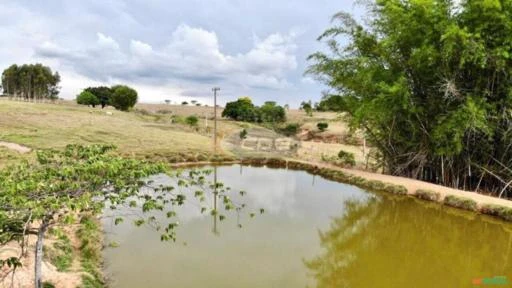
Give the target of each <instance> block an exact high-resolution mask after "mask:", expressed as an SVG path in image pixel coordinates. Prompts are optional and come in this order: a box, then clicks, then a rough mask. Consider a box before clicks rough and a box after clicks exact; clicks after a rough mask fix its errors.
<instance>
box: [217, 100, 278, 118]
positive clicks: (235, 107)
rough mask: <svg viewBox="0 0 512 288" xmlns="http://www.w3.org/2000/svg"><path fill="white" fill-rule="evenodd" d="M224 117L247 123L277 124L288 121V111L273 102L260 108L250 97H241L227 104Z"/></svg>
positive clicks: (268, 102)
mask: <svg viewBox="0 0 512 288" xmlns="http://www.w3.org/2000/svg"><path fill="white" fill-rule="evenodd" d="M222 117H226V118H230V119H233V120H237V121H245V122H257V123H277V122H285V121H286V111H285V109H284V108H283V107H282V106H279V105H277V104H276V102H273V101H267V102H265V103H264V104H263V105H262V106H261V107H258V106H255V105H254V104H253V103H252V101H251V99H250V98H249V97H241V98H239V99H238V100H236V101H233V102H228V103H226V107H225V108H224V110H223V111H222Z"/></svg>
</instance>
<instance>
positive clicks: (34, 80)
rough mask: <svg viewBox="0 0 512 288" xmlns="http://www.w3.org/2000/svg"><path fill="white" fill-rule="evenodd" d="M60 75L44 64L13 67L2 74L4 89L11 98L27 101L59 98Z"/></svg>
mask: <svg viewBox="0 0 512 288" xmlns="http://www.w3.org/2000/svg"><path fill="white" fill-rule="evenodd" d="M59 82H60V75H59V73H58V72H55V73H53V72H52V70H51V68H50V67H48V66H43V65H42V64H24V65H21V66H18V65H16V64H14V65H11V66H10V67H9V68H7V69H5V70H4V71H3V73H2V87H3V91H4V93H5V94H7V95H9V97H15V98H22V99H25V100H33V101H37V100H45V99H47V100H48V99H49V100H55V99H57V98H58V94H59V89H60V87H59V86H58V84H59Z"/></svg>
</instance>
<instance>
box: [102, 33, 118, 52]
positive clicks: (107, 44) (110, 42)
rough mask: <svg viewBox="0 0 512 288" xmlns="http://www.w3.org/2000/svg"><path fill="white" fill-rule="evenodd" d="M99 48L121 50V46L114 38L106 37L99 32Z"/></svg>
mask: <svg viewBox="0 0 512 288" xmlns="http://www.w3.org/2000/svg"><path fill="white" fill-rule="evenodd" d="M96 35H97V36H98V42H97V43H98V46H99V47H100V48H104V49H111V50H119V44H118V43H117V42H116V40H114V39H112V37H109V36H105V34H103V33H100V32H98V33H97V34H96Z"/></svg>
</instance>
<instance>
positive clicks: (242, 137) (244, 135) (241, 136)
mask: <svg viewBox="0 0 512 288" xmlns="http://www.w3.org/2000/svg"><path fill="white" fill-rule="evenodd" d="M239 136H240V139H241V140H243V139H245V138H247V130H245V129H243V130H242V131H240V135H239Z"/></svg>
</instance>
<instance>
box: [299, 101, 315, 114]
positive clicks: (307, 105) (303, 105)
mask: <svg viewBox="0 0 512 288" xmlns="http://www.w3.org/2000/svg"><path fill="white" fill-rule="evenodd" d="M300 109H301V110H304V112H306V114H307V115H308V116H313V106H312V105H311V100H310V101H309V102H304V101H303V102H302V103H300Z"/></svg>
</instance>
